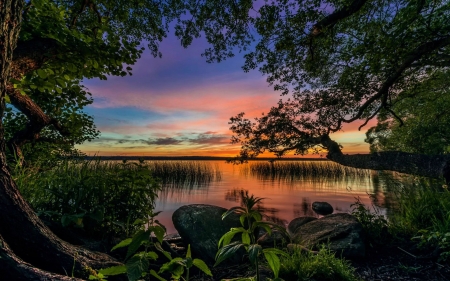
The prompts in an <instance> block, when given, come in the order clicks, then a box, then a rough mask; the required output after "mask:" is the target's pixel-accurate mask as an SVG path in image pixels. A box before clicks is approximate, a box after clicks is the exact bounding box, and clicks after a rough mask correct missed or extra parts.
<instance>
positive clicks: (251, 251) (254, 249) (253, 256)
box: [248, 244, 262, 263]
mask: <svg viewBox="0 0 450 281" xmlns="http://www.w3.org/2000/svg"><path fill="white" fill-rule="evenodd" d="M261 251H262V247H261V245H258V244H252V245H250V246H249V247H248V258H249V259H250V261H251V262H252V263H255V261H256V260H257V259H258V256H259V253H261Z"/></svg>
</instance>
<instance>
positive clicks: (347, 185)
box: [155, 161, 386, 234]
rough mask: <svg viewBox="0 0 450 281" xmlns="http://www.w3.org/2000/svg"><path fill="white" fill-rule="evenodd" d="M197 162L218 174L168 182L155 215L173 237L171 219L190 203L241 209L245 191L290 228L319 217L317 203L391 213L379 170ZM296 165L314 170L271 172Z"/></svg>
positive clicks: (313, 164)
mask: <svg viewBox="0 0 450 281" xmlns="http://www.w3.org/2000/svg"><path fill="white" fill-rule="evenodd" d="M191 162H192V161H191ZM197 162H200V163H201V165H203V166H205V167H206V168H207V169H209V170H210V172H211V173H212V175H213V176H212V177H211V178H209V179H208V180H207V181H204V182H197V183H192V182H191V183H189V184H164V185H163V188H162V191H161V192H159V194H158V195H159V197H158V200H157V202H156V207H155V211H162V213H161V214H159V215H158V217H157V219H158V220H159V221H160V222H161V223H163V224H164V225H165V226H166V227H167V233H169V234H170V233H174V232H176V230H175V228H174V227H173V224H172V219H171V218H172V213H173V212H174V211H175V210H176V209H178V208H179V207H181V206H183V205H188V204H210V205H217V206H221V207H224V208H230V207H234V206H238V205H239V198H240V197H239V191H240V190H248V192H249V194H253V195H255V196H257V197H264V198H266V199H265V200H263V202H262V205H261V207H262V209H263V211H264V214H265V215H267V216H269V217H270V218H271V219H272V220H276V221H283V222H284V223H285V224H287V223H288V222H289V221H290V220H292V219H294V218H296V217H299V216H317V215H315V214H314V212H313V211H312V209H311V203H312V202H314V201H326V202H328V203H330V204H331V205H332V206H333V208H334V210H335V213H336V212H350V211H351V209H352V208H351V206H350V205H351V204H353V203H354V202H355V200H356V199H355V198H357V197H359V198H360V200H361V202H363V203H364V204H365V205H366V206H368V207H371V206H372V204H373V203H375V204H376V205H377V206H379V207H381V208H380V211H381V212H382V213H385V211H386V210H385V208H384V203H383V202H384V192H383V191H382V188H381V187H380V178H379V173H378V172H376V171H369V170H358V169H352V168H346V167H343V166H340V165H338V164H335V163H333V162H330V161H276V162H275V163H269V162H268V161H250V162H249V163H247V164H241V165H233V164H228V163H225V162H224V161H197ZM294 163H296V164H294ZM197 164H198V163H197ZM293 165H294V166H295V167H294V168H295V169H299V167H306V169H310V171H313V172H312V173H310V174H305V173H303V174H301V173H300V174H295V173H296V172H295V171H294V172H293V171H292V170H284V171H281V172H280V170H277V171H275V170H273V169H272V170H270V169H271V168H274V167H275V168H276V167H281V169H283V167H284V168H286V167H288V166H293ZM331 166H333V167H334V166H337V167H338V170H339V171H338V172H333V173H327V172H326V171H328V170H329V169H330V167H331ZM308 167H309V168H308ZM291 168H292V167H291ZM264 169H266V170H264ZM267 169H268V170H267ZM314 171H315V172H314ZM368 194H371V195H373V196H369V195H368ZM371 197H372V199H371ZM374 198H375V199H374ZM372 200H375V202H373V201H372Z"/></svg>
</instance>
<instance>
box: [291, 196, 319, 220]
mask: <svg viewBox="0 0 450 281" xmlns="http://www.w3.org/2000/svg"><path fill="white" fill-rule="evenodd" d="M311 204H312V202H311V200H310V199H309V198H307V197H303V198H302V203H300V204H299V203H294V208H293V209H294V217H317V215H316V213H314V211H313V210H312V207H311Z"/></svg>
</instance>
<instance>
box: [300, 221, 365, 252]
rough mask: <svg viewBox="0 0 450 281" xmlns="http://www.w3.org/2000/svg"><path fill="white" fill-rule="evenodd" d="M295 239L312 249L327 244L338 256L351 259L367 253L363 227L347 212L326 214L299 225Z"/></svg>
mask: <svg viewBox="0 0 450 281" xmlns="http://www.w3.org/2000/svg"><path fill="white" fill-rule="evenodd" d="M293 240H294V241H295V242H296V243H298V244H301V245H303V246H305V247H307V248H311V249H318V248H319V247H318V246H319V244H325V245H326V246H327V247H328V248H329V249H330V250H332V251H334V252H336V255H337V256H342V257H345V258H350V259H352V258H361V257H364V256H365V253H366V250H365V249H366V248H365V243H364V235H363V228H362V226H361V224H360V223H359V222H358V220H357V219H356V218H355V217H354V216H352V215H350V214H346V213H339V214H332V215H328V216H324V217H323V218H321V219H317V220H314V221H311V222H308V223H306V224H304V225H302V226H300V227H298V228H297V229H296V230H295V233H294V239H293Z"/></svg>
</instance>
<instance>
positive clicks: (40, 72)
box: [36, 69, 47, 79]
mask: <svg viewBox="0 0 450 281" xmlns="http://www.w3.org/2000/svg"><path fill="white" fill-rule="evenodd" d="M36 72H37V74H38V75H39V77H40V78H42V79H45V78H47V72H45V71H44V70H42V69H38V70H37V71H36Z"/></svg>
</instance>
